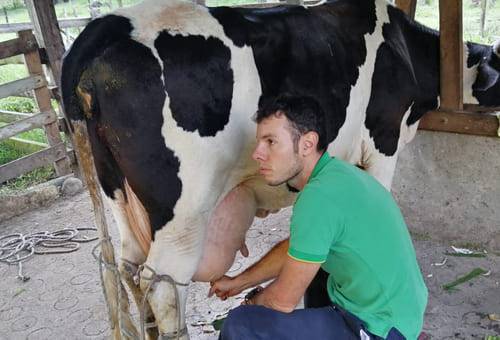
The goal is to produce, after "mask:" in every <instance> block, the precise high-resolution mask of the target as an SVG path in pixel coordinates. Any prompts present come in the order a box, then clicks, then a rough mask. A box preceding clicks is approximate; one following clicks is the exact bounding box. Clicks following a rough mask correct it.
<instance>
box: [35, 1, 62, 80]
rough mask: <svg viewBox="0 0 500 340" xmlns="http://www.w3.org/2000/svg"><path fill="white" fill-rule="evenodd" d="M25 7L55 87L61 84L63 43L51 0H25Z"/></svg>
mask: <svg viewBox="0 0 500 340" xmlns="http://www.w3.org/2000/svg"><path fill="white" fill-rule="evenodd" d="M26 7H27V8H28V12H29V13H30V17H31V21H32V22H33V25H34V27H35V36H36V38H37V40H38V44H39V45H40V46H41V47H43V48H45V50H46V51H47V56H48V57H49V63H50V64H49V65H50V70H51V72H52V76H53V78H54V81H55V83H56V85H57V87H60V85H61V63H62V56H63V54H64V51H65V49H64V44H63V40H62V37H61V32H60V29H59V24H58V22H57V17H56V11H55V9H54V4H53V3H52V0H26Z"/></svg>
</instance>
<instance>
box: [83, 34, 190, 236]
mask: <svg viewBox="0 0 500 340" xmlns="http://www.w3.org/2000/svg"><path fill="white" fill-rule="evenodd" d="M89 81H90V82H91V86H90V85H89ZM82 84H84V85H85V86H86V91H89V92H90V93H91V95H92V100H93V101H94V102H95V104H94V105H93V106H94V107H96V108H97V110H96V112H92V116H91V117H90V119H88V120H87V121H88V126H89V130H90V135H91V143H92V149H93V153H94V157H95V159H96V166H97V172H98V176H99V179H100V181H101V184H102V186H103V188H104V190H105V192H106V194H107V195H108V196H111V197H112V196H113V191H114V190H115V189H116V188H120V189H122V190H123V180H124V178H126V179H127V182H128V183H129V185H130V187H131V188H132V190H133V191H134V193H135V194H136V195H137V197H138V198H139V200H140V201H141V203H142V204H143V205H144V208H145V209H146V211H147V213H148V215H149V219H150V222H151V228H152V235H153V237H154V234H155V231H157V230H159V229H160V228H161V227H163V226H164V225H165V224H166V223H167V222H168V221H170V220H171V219H172V218H173V215H174V214H173V209H174V207H175V204H176V202H177V200H178V199H179V197H180V195H181V190H182V183H181V181H180V179H179V177H178V172H179V160H178V159H177V157H175V155H174V153H173V151H172V150H170V149H168V148H167V147H166V146H165V141H164V138H163V136H162V133H161V127H162V125H163V114H162V110H163V104H164V102H165V89H164V86H163V83H162V81H161V67H160V65H159V63H158V60H157V59H156V58H155V57H154V55H153V53H152V52H151V50H150V49H149V48H147V47H145V46H144V45H142V44H140V43H138V42H136V41H134V40H132V39H121V40H119V41H116V42H114V43H112V44H110V46H108V48H107V49H105V50H104V52H103V54H102V55H101V56H100V57H98V58H96V59H94V61H93V63H92V64H91V65H90V66H89V68H88V70H87V71H86V72H85V73H84V79H83V80H82ZM167 138H168V137H167ZM117 178H119V179H120V181H119V183H118V182H117Z"/></svg>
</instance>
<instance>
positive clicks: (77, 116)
mask: <svg viewBox="0 0 500 340" xmlns="http://www.w3.org/2000/svg"><path fill="white" fill-rule="evenodd" d="M131 31H132V25H131V23H130V20H129V19H127V18H124V17H121V16H117V15H107V16H104V17H102V18H98V19H95V20H93V21H91V22H90V23H89V24H88V25H87V26H86V27H85V30H83V32H82V33H81V34H80V35H79V36H78V39H76V40H75V42H74V43H73V45H72V46H71V49H70V50H69V51H68V52H67V54H66V55H65V57H64V62H63V65H62V75H61V91H62V98H63V104H64V107H65V114H66V116H67V117H68V118H69V119H70V120H83V111H82V110H81V108H80V103H79V99H78V97H77V95H76V92H75V90H76V87H77V85H78V82H79V81H80V77H81V75H82V72H83V71H84V70H85V69H86V68H87V66H88V65H89V63H90V62H91V61H92V60H93V59H94V58H96V57H98V56H100V55H101V54H102V53H103V52H104V50H105V49H107V48H108V47H109V46H110V45H111V44H113V43H116V42H117V41H120V40H123V39H129V38H130V32H131Z"/></svg>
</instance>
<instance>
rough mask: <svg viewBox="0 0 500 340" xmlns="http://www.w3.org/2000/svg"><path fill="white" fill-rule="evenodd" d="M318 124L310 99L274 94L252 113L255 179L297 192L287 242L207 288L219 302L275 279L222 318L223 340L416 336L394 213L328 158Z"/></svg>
mask: <svg viewBox="0 0 500 340" xmlns="http://www.w3.org/2000/svg"><path fill="white" fill-rule="evenodd" d="M324 120H325V116H324V113H323V112H322V110H321V108H320V106H319V104H318V103H317V102H315V101H314V100H313V99H311V98H309V97H294V96H290V95H282V96H280V97H278V98H277V99H276V100H274V101H273V102H272V103H270V104H269V105H267V106H266V107H264V108H262V109H261V110H259V111H258V112H257V116H256V121H257V124H258V125H257V146H256V149H255V151H254V153H253V158H254V159H255V160H256V161H257V162H259V165H260V173H261V175H262V176H263V177H264V179H265V180H266V182H267V183H268V184H269V185H281V184H284V183H286V184H287V185H288V186H290V187H292V188H295V189H297V190H298V191H300V193H299V194H298V197H297V200H296V202H295V204H294V207H293V213H292V217H291V223H290V238H289V239H288V240H285V241H282V242H281V243H279V244H278V245H276V246H275V247H274V248H273V249H272V250H271V251H270V252H269V253H267V254H266V255H265V256H264V257H263V258H262V259H261V260H260V261H258V262H257V263H256V264H254V265H253V266H251V267H250V268H248V269H247V270H245V271H244V272H243V273H241V274H239V275H238V276H236V277H233V278H230V277H227V276H224V277H223V278H221V279H219V280H218V281H216V282H212V283H211V285H212V287H211V289H210V292H209V295H211V294H214V293H215V294H216V295H217V296H219V297H220V298H222V299H226V298H227V297H229V296H233V295H236V294H239V293H240V292H242V291H243V290H245V289H247V288H250V287H253V286H256V285H259V284H261V283H263V282H265V281H268V280H270V279H275V280H274V281H273V282H272V283H271V284H270V285H269V286H267V287H266V288H264V289H261V290H260V291H258V293H257V294H256V295H255V296H254V297H252V298H251V299H248V300H247V301H246V303H244V305H242V306H240V307H238V308H236V309H234V310H233V311H231V312H230V313H229V315H228V318H227V319H226V321H225V323H224V327H223V329H222V332H221V339H223V340H228V339H244V340H247V339H272V340H276V339H311V340H313V339H380V338H383V339H405V338H406V339H416V338H417V337H418V334H419V332H420V330H421V328H422V323H423V314H424V310H425V306H426V304H427V289H426V287H425V284H424V281H423V279H422V275H421V272H420V269H419V267H418V264H417V260H416V256H415V251H414V248H413V245H412V242H411V239H410V236H409V233H408V230H407V227H406V225H405V223H404V220H403V217H402V216H401V212H400V210H399V208H398V206H397V205H396V203H395V202H394V200H393V198H392V196H391V194H390V193H389V192H388V191H387V190H386V189H385V188H384V187H383V186H382V185H380V184H379V183H378V182H377V181H376V180H375V179H374V178H372V177H371V176H370V175H368V174H367V173H365V172H363V171H362V170H360V169H358V168H356V167H355V166H352V165H350V164H347V163H345V162H343V161H341V160H339V159H337V158H330V157H329V155H328V153H326V152H325V151H326V148H327V144H328V142H327V138H326V133H325V128H324V126H325V122H324ZM320 268H322V269H320ZM315 276H316V278H315ZM314 278H315V279H314ZM326 278H327V280H326ZM313 279H314V282H313V283H312V284H311V282H312V281H313ZM308 287H309V288H308ZM306 289H307V293H306ZM304 293H306V296H305V305H306V309H299V310H295V307H296V305H297V303H298V302H299V300H300V299H301V297H302V296H303V295H304ZM322 295H323V296H326V297H327V298H326V299H327V301H326V302H324V301H322V298H321V296H322ZM308 307H320V308H308Z"/></svg>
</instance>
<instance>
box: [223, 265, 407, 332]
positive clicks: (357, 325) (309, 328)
mask: <svg viewBox="0 0 500 340" xmlns="http://www.w3.org/2000/svg"><path fill="white" fill-rule="evenodd" d="M327 278H328V273H326V272H325V271H323V270H322V269H320V270H319V272H318V274H317V275H316V277H315V278H314V280H313V281H312V282H311V284H310V285H309V288H308V289H307V291H306V294H305V296H304V304H305V307H306V308H305V309H297V310H295V311H293V312H292V313H282V312H278V311H275V310H273V309H269V308H266V307H262V306H240V307H237V308H235V309H233V310H232V311H231V312H230V313H229V315H228V317H227V319H226V320H225V321H224V325H223V328H222V331H221V333H220V337H219V339H220V340H261V339H262V340H267V339H269V340H281V339H283V340H294V339H297V340H302V339H305V340H316V339H321V340H323V339H325V340H326V339H335V340H344V339H345V340H351V339H360V332H361V330H363V331H364V332H365V333H366V334H367V335H368V336H369V337H370V339H371V340H381V339H382V338H380V337H378V336H376V335H373V334H370V333H369V332H368V331H366V330H365V327H364V323H363V322H362V321H361V320H360V319H359V318H357V317H356V316H354V315H353V314H351V313H349V312H347V311H345V310H343V309H341V308H339V307H338V306H334V305H332V303H331V301H330V298H329V297H328V293H327V291H326V280H327ZM386 339H387V340H405V338H404V336H403V335H401V333H399V332H398V330H397V329H396V328H392V329H391V331H390V332H389V334H388V336H387V338H386Z"/></svg>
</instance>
